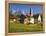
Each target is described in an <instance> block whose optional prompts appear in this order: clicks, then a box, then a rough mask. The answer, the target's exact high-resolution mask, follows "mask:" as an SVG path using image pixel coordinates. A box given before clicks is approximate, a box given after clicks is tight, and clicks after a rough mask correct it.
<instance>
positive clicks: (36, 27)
mask: <svg viewBox="0 0 46 36" xmlns="http://www.w3.org/2000/svg"><path fill="white" fill-rule="evenodd" d="M42 31H43V26H42V25H41V24H28V25H27V24H22V23H18V22H14V21H13V22H9V24H8V32H9V33H15V32H42Z"/></svg>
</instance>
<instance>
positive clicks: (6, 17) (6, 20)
mask: <svg viewBox="0 0 46 36" xmlns="http://www.w3.org/2000/svg"><path fill="white" fill-rule="evenodd" d="M8 3H17V4H36V5H37V4H41V5H43V14H44V15H43V32H22V33H8V23H9V22H8V21H9V7H8V6H9V5H8ZM44 32H45V2H24V1H5V35H6V36H7V35H20V34H38V33H44Z"/></svg>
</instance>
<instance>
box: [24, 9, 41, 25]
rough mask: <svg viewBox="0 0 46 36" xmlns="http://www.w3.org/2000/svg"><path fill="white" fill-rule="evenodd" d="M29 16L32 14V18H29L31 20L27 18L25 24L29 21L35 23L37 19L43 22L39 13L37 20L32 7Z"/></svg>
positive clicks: (38, 21)
mask: <svg viewBox="0 0 46 36" xmlns="http://www.w3.org/2000/svg"><path fill="white" fill-rule="evenodd" d="M29 16H30V18H29V19H30V20H28V18H25V20H24V24H27V23H32V24H34V23H35V21H36V22H37V23H41V15H39V16H38V18H37V19H36V20H35V18H34V17H33V10H32V9H30V14H29Z"/></svg>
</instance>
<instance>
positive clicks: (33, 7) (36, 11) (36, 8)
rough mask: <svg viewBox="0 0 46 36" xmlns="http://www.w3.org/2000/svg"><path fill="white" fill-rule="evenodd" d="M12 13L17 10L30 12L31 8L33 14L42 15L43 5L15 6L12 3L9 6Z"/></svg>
mask: <svg viewBox="0 0 46 36" xmlns="http://www.w3.org/2000/svg"><path fill="white" fill-rule="evenodd" d="M9 6H10V7H9V8H10V11H12V13H14V12H15V11H16V10H18V9H19V10H22V11H24V13H28V12H30V8H31V11H32V14H42V7H43V6H41V5H31V4H15V3H10V5H9Z"/></svg>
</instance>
